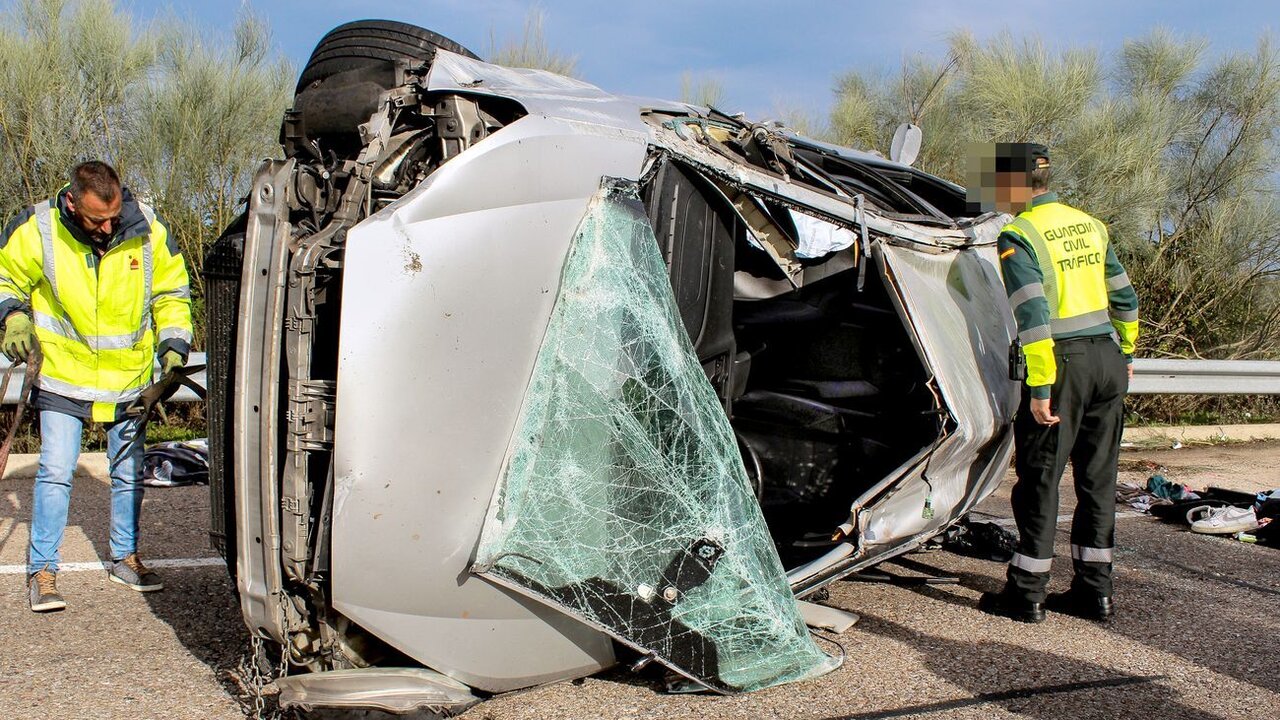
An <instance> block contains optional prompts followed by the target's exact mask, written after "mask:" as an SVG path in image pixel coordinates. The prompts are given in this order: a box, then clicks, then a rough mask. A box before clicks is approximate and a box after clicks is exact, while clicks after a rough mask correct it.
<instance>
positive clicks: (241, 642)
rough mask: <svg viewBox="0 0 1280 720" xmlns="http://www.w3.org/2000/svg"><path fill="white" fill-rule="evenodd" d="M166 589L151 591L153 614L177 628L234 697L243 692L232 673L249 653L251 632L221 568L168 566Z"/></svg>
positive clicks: (184, 642) (189, 649) (182, 640)
mask: <svg viewBox="0 0 1280 720" xmlns="http://www.w3.org/2000/svg"><path fill="white" fill-rule="evenodd" d="M161 578H162V579H163V580H164V585H165V588H164V590H163V591H161V592H154V593H146V594H145V595H144V596H143V597H145V598H146V600H147V604H148V605H149V606H150V607H151V612H152V613H153V614H154V615H155V616H156V617H157V618H158V619H160V620H161V621H162V622H164V623H165V624H166V625H168V626H169V627H170V628H171V629H172V630H173V634H174V637H176V638H177V639H178V642H179V643H181V644H182V646H183V647H184V648H186V650H187V652H189V653H191V656H192V657H194V658H196V659H197V660H199V661H200V662H202V663H204V664H205V665H207V666H209V669H210V670H212V671H213V673H214V675H215V676H216V677H217V678H218V684H219V685H221V686H222V689H223V691H224V692H226V693H227V694H228V695H229V696H231V697H232V698H237V699H238V698H240V695H241V693H242V690H241V688H240V687H239V685H238V684H237V683H236V681H235V679H234V677H233V675H234V673H235V671H236V668H237V666H238V665H239V663H240V660H241V658H242V657H244V656H245V654H246V653H247V652H248V650H249V631H248V629H247V628H246V627H245V624H244V620H243V619H242V616H241V614H240V606H239V604H238V603H237V601H236V596H235V593H234V591H233V589H232V586H231V579H230V577H229V576H228V575H227V571H226V570H225V569H224V568H222V567H201V568H166V569H164V571H163V572H162V574H161Z"/></svg>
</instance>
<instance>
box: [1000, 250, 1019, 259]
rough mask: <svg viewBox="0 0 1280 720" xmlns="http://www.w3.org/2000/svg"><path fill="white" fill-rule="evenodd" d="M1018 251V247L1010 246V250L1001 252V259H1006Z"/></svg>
mask: <svg viewBox="0 0 1280 720" xmlns="http://www.w3.org/2000/svg"><path fill="white" fill-rule="evenodd" d="M1016 252H1018V248H1009V249H1008V250H1005V251H1004V252H1002V253H1000V259H1001V260H1004V259H1005V258H1007V257H1009V256H1010V255H1013V254H1014V253H1016Z"/></svg>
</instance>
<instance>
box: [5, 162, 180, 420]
mask: <svg viewBox="0 0 1280 720" xmlns="http://www.w3.org/2000/svg"><path fill="white" fill-rule="evenodd" d="M67 192H68V189H67V188H65V187H64V188H63V189H62V191H60V192H59V193H58V195H57V196H56V197H54V198H53V199H51V200H49V201H48V202H45V203H41V204H39V205H36V206H33V207H30V208H27V210H25V211H24V212H23V213H22V214H20V215H19V216H18V217H17V218H16V219H15V220H14V222H12V223H11V224H10V225H9V228H8V229H7V230H6V231H5V234H4V237H3V239H0V242H3V245H0V317H7V316H8V315H9V313H11V312H15V311H21V312H30V313H31V317H32V321H33V323H34V325H35V333H36V339H37V340H38V341H39V343H40V349H41V351H42V352H43V355H44V365H43V367H42V368H41V372H40V380H39V384H38V386H37V387H38V388H39V391H40V395H39V397H40V398H44V396H45V395H48V394H52V395H54V396H57V397H60V398H65V399H67V400H69V401H72V402H71V403H70V404H71V405H72V406H73V407H80V408H84V410H87V412H84V413H83V415H84V416H85V419H91V420H94V421H97V422H114V421H116V420H118V419H120V418H121V417H122V415H123V411H124V408H125V406H127V405H128V403H130V402H131V401H133V400H134V399H135V398H137V397H138V395H140V394H141V393H142V390H143V389H144V388H145V387H146V386H147V385H149V384H150V383H151V380H152V374H153V368H154V361H155V357H156V355H157V353H159V354H163V353H164V352H167V351H169V350H175V351H177V352H178V353H180V354H181V355H182V356H183V357H186V355H187V354H188V352H190V349H191V343H192V341H193V337H192V329H191V291H190V288H189V285H188V279H187V268H186V265H185V263H184V262H183V258H182V253H181V251H180V250H179V249H178V247H177V244H176V242H175V241H174V240H173V239H172V238H170V237H169V232H168V229H167V228H166V227H165V226H164V224H163V223H161V222H160V221H159V220H158V219H156V216H155V213H154V212H153V211H152V210H151V208H149V207H147V206H146V205H145V204H143V203H141V202H138V201H136V200H134V199H133V197H132V195H131V194H130V193H129V191H128V190H127V189H126V190H125V191H124V198H123V199H124V204H123V207H122V209H121V218H120V222H119V228H118V229H117V230H116V233H115V235H114V236H113V237H112V238H111V240H110V242H109V243H108V244H107V246H106V249H105V251H104V252H103V253H102V255H101V256H99V255H98V254H97V253H96V252H95V251H94V248H93V247H92V246H91V245H90V244H89V240H88V238H87V237H86V236H85V235H84V233H83V232H82V231H81V230H80V229H79V227H78V225H77V224H76V222H75V220H74V219H73V218H72V217H71V216H70V215H69V214H68V213H67V211H66V195H67ZM40 405H41V404H40V403H39V402H37V407H40ZM66 405H67V403H61V404H60V405H59V406H58V407H57V409H63V407H65V406H66ZM43 409H49V408H48V407H45V408H43ZM77 414H79V413H77Z"/></svg>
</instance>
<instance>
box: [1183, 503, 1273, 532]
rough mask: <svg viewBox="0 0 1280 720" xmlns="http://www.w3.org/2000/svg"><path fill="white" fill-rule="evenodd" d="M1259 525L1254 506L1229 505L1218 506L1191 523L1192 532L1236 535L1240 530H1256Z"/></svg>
mask: <svg viewBox="0 0 1280 720" xmlns="http://www.w3.org/2000/svg"><path fill="white" fill-rule="evenodd" d="M1257 527H1258V516H1257V515H1255V514H1254V512H1253V508H1238V507H1230V506H1228V507H1223V508H1217V509H1216V510H1214V511H1213V512H1211V513H1209V515H1208V516H1207V517H1203V518H1201V519H1199V520H1196V521H1195V522H1193V523H1191V532H1197V533H1203V534H1205V535H1234V534H1235V533H1238V532H1248V531H1250V530H1255V529H1257Z"/></svg>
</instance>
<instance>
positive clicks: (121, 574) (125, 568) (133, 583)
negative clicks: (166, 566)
mask: <svg viewBox="0 0 1280 720" xmlns="http://www.w3.org/2000/svg"><path fill="white" fill-rule="evenodd" d="M110 578H111V582H116V583H120V584H121V585H124V586H126V587H131V588H133V589H134V590H137V591H138V592H155V591H157V590H163V589H164V583H162V582H160V576H159V575H157V574H155V573H154V572H152V571H151V570H150V569H149V568H148V567H147V566H146V565H143V564H142V558H139V557H138V553H129V554H128V555H126V556H125V558H124V559H123V560H116V561H115V562H113V563H111V573H110Z"/></svg>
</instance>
